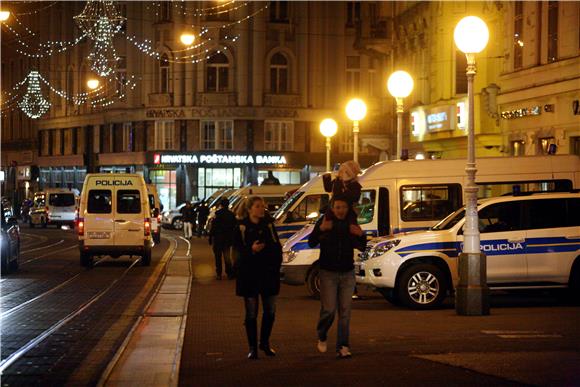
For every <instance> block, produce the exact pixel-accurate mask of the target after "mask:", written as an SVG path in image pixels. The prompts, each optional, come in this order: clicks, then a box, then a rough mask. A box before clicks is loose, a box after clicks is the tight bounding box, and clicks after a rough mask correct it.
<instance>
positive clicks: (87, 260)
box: [81, 253, 93, 267]
mask: <svg viewBox="0 0 580 387" xmlns="http://www.w3.org/2000/svg"><path fill="white" fill-rule="evenodd" d="M81 266H83V267H93V256H92V255H90V254H89V253H81Z"/></svg>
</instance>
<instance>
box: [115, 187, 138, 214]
mask: <svg viewBox="0 0 580 387" xmlns="http://www.w3.org/2000/svg"><path fill="white" fill-rule="evenodd" d="M117 212H118V213H119V214H138V213H140V212H141V194H140V192H139V191H137V190H134V189H120V190H118V191H117Z"/></svg>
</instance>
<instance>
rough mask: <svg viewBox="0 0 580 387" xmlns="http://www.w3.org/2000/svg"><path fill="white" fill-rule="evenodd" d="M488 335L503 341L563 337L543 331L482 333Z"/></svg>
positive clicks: (485, 331)
mask: <svg viewBox="0 0 580 387" xmlns="http://www.w3.org/2000/svg"><path fill="white" fill-rule="evenodd" d="M481 333H483V334H486V335H495V336H497V337H499V338H502V339H557V338H561V337H562V335H559V334H557V333H545V332H543V331H487V330H484V331H481Z"/></svg>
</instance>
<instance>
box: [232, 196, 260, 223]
mask: <svg viewBox="0 0 580 387" xmlns="http://www.w3.org/2000/svg"><path fill="white" fill-rule="evenodd" d="M257 201H261V202H264V199H262V198H261V197H260V196H250V197H247V198H245V199H244V202H243V203H242V204H241V205H240V206H239V207H238V211H237V214H236V215H237V217H238V219H246V218H247V217H248V216H250V208H252V206H253V205H254V203H256V202H257Z"/></svg>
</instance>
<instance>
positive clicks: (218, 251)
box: [213, 244, 234, 278]
mask: <svg viewBox="0 0 580 387" xmlns="http://www.w3.org/2000/svg"><path fill="white" fill-rule="evenodd" d="M213 254H214V256H215V272H216V274H217V276H218V277H221V276H222V256H223V257H224V262H225V264H226V275H227V276H228V278H232V277H233V275H234V270H233V267H232V247H231V246H227V247H222V246H216V245H215V244H214V245H213Z"/></svg>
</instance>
